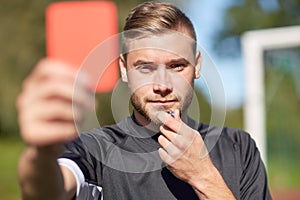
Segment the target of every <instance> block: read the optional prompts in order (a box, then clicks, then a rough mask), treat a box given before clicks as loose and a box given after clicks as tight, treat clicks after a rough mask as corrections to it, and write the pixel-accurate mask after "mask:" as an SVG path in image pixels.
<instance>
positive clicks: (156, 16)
mask: <svg viewBox="0 0 300 200" xmlns="http://www.w3.org/2000/svg"><path fill="white" fill-rule="evenodd" d="M182 28H186V30H187V31H188V34H189V36H190V37H191V38H192V39H194V40H195V41H196V33H195V29H194V26H193V24H192V22H191V20H190V19H189V18H188V17H187V16H186V15H185V14H184V13H183V12H182V11H181V10H180V9H178V8H177V7H176V6H174V5H172V4H170V3H166V2H157V1H150V2H145V3H142V4H140V5H138V6H137V7H135V8H134V9H133V10H132V11H131V12H130V13H129V15H128V17H127V18H126V23H125V26H124V31H129V30H133V29H144V30H146V31H150V32H159V30H162V29H169V30H174V31H181V29H182Z"/></svg>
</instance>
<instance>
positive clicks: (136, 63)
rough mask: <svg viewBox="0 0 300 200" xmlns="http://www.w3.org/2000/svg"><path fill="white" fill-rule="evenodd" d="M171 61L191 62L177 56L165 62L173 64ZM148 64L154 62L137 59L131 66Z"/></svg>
mask: <svg viewBox="0 0 300 200" xmlns="http://www.w3.org/2000/svg"><path fill="white" fill-rule="evenodd" d="M173 63H184V64H191V63H190V62H189V61H187V60H186V59H184V58H178V59H172V60H170V61H168V62H167V63H166V65H170V64H173ZM149 64H155V63H154V62H151V61H146V60H137V61H135V62H134V63H133V66H134V67H136V66H139V65H149Z"/></svg>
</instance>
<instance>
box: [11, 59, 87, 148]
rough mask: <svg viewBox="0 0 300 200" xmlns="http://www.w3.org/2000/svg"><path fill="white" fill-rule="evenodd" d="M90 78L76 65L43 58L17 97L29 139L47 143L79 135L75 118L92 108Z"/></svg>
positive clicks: (79, 118)
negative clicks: (78, 72)
mask: <svg viewBox="0 0 300 200" xmlns="http://www.w3.org/2000/svg"><path fill="white" fill-rule="evenodd" d="M92 102H93V98H92V94H91V93H90V92H89V90H88V81H87V79H86V78H84V77H78V75H77V71H76V70H75V68H74V67H72V66H70V65H68V64H66V63H63V62H59V61H54V60H46V59H44V60H42V61H40V62H39V63H38V64H37V66H36V67H35V69H34V70H33V71H32V73H31V74H30V75H29V76H28V78H26V80H25V81H24V83H23V89H22V93H21V94H20V95H19V97H18V99H17V109H18V121H19V126H20V131H21V135H22V137H23V139H24V140H25V141H26V142H27V143H33V144H36V145H47V144H52V143H58V142H65V141H68V140H70V139H73V138H75V137H77V136H78V133H77V130H76V124H75V122H80V121H81V119H82V113H83V112H84V110H85V109H91V108H92Z"/></svg>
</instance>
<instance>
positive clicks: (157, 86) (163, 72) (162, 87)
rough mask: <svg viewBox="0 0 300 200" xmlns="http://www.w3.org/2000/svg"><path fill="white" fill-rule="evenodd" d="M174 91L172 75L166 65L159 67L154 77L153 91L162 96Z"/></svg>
mask: <svg viewBox="0 0 300 200" xmlns="http://www.w3.org/2000/svg"><path fill="white" fill-rule="evenodd" d="M172 91H173V86H172V81H171V75H170V74H169V73H168V71H167V69H166V67H164V66H160V67H158V69H157V71H156V72H155V75H154V77H153V92H154V93H156V94H160V95H161V96H163V97H164V96H167V95H168V94H169V93H171V92H172Z"/></svg>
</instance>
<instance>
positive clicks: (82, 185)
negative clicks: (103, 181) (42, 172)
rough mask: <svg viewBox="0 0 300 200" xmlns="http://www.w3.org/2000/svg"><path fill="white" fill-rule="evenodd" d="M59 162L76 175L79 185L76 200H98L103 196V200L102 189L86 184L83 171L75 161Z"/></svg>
mask: <svg viewBox="0 0 300 200" xmlns="http://www.w3.org/2000/svg"><path fill="white" fill-rule="evenodd" d="M57 162H58V164H59V165H61V166H64V167H67V168H68V169H69V170H70V171H71V172H72V173H73V174H74V176H75V179H76V184H77V190H76V199H95V200H96V199H99V196H100V195H101V199H102V200H103V194H102V187H100V186H96V185H93V184H89V183H86V182H85V178H84V175H83V173H82V171H81V169H80V168H79V166H78V165H77V164H76V163H75V162H74V161H73V160H71V159H68V158H59V159H57Z"/></svg>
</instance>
